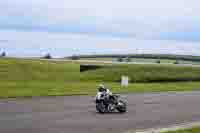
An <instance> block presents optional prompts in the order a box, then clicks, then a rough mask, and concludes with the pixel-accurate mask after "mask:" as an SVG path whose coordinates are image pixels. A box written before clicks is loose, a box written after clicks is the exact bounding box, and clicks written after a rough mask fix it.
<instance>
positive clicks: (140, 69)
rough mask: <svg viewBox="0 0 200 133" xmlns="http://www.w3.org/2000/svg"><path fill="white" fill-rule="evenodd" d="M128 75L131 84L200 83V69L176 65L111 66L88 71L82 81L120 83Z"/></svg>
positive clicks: (83, 75)
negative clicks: (122, 77) (123, 76)
mask: <svg viewBox="0 0 200 133" xmlns="http://www.w3.org/2000/svg"><path fill="white" fill-rule="evenodd" d="M122 75H127V76H129V78H130V82H132V83H135V82H148V83H149V82H175V81H200V67H188V66H184V67H183V66H175V65H144V64H134V65H112V66H111V65H109V66H105V67H104V68H101V69H97V70H91V71H86V72H83V73H82V74H81V81H98V82H119V81H120V79H121V76H122Z"/></svg>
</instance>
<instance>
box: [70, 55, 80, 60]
mask: <svg viewBox="0 0 200 133" xmlns="http://www.w3.org/2000/svg"><path fill="white" fill-rule="evenodd" d="M71 59H72V60H79V59H80V57H79V56H78V55H72V57H71Z"/></svg>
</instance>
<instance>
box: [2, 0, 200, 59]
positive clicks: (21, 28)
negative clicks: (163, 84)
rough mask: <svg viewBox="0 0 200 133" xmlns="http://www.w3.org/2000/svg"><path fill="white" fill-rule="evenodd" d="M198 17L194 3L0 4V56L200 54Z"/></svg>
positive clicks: (14, 0) (72, 0)
mask: <svg viewBox="0 0 200 133" xmlns="http://www.w3.org/2000/svg"><path fill="white" fill-rule="evenodd" d="M199 12H200V2H198V1H197V0H165V1H163V0H100V1H99V0H98V1H97V0H0V51H4V50H5V51H7V52H8V54H10V55H11V56H41V55H42V54H44V53H45V52H51V53H52V54H54V55H55V56H65V55H66V56H67V55H71V54H74V53H79V54H90V53H127V52H129V53H133V52H138V51H139V52H144V53H145V52H146V53H172V54H193V55H200V43H199V42H200V15H199ZM136 49H137V50H136ZM138 49H139V50H138Z"/></svg>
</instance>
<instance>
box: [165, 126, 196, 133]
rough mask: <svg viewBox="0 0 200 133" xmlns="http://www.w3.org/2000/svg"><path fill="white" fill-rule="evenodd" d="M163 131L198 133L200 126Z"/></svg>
mask: <svg viewBox="0 0 200 133" xmlns="http://www.w3.org/2000/svg"><path fill="white" fill-rule="evenodd" d="M165 133H200V127H195V128H191V129H186V130H178V131H173V132H165Z"/></svg>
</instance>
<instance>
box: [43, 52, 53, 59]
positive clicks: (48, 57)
mask: <svg viewBox="0 0 200 133" xmlns="http://www.w3.org/2000/svg"><path fill="white" fill-rule="evenodd" d="M43 58H44V59H52V56H51V54H50V53H47V54H46V55H44V56H43Z"/></svg>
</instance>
